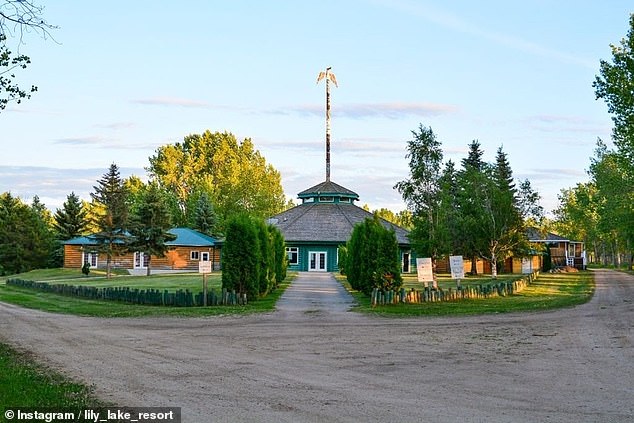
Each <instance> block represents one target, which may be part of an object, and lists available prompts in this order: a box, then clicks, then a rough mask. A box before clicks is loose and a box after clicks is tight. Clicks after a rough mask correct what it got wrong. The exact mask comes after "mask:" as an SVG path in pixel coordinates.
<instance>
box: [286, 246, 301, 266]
mask: <svg viewBox="0 0 634 423" xmlns="http://www.w3.org/2000/svg"><path fill="white" fill-rule="evenodd" d="M286 257H287V258H288V264H299V248H298V247H286Z"/></svg>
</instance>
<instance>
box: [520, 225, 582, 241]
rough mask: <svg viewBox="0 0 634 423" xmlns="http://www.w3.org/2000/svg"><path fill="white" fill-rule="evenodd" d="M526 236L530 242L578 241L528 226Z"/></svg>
mask: <svg viewBox="0 0 634 423" xmlns="http://www.w3.org/2000/svg"><path fill="white" fill-rule="evenodd" d="M526 236H527V238H528V240H529V241H531V242H539V241H541V242H564V241H565V242H580V241H572V240H570V239H568V238H564V237H563V236H559V235H557V234H554V233H552V232H545V233H540V231H539V230H537V229H536V228H528V229H527V230H526Z"/></svg>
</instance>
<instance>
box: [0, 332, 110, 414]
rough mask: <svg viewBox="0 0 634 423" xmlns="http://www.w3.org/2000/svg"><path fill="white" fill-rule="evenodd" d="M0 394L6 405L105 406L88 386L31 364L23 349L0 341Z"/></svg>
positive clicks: (51, 406) (73, 407) (36, 406)
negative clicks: (21, 350)
mask: <svg viewBox="0 0 634 423" xmlns="http://www.w3.org/2000/svg"><path fill="white" fill-rule="evenodd" d="M0 398H2V405H3V406H5V407H7V408H11V407H13V408H17V407H22V408H27V407H32V408H38V409H43V408H46V407H49V408H55V409H57V410H61V409H67V410H73V411H76V410H82V409H86V408H96V407H105V406H107V404H105V403H103V402H101V401H100V400H98V399H97V398H96V397H95V396H94V394H93V392H92V390H91V389H90V388H89V387H86V386H84V385H81V384H78V383H75V382H72V381H70V380H68V379H67V378H65V377H63V376H62V375H60V374H59V373H56V372H54V371H52V370H50V369H47V368H44V367H42V366H40V365H38V364H35V362H34V360H32V359H31V358H30V357H29V356H28V354H27V353H19V352H18V351H16V350H14V349H13V348H11V347H9V346H8V345H5V344H3V343H0ZM2 421H4V420H2Z"/></svg>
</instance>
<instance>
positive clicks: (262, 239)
mask: <svg viewBox="0 0 634 423" xmlns="http://www.w3.org/2000/svg"><path fill="white" fill-rule="evenodd" d="M253 226H254V227H255V229H256V232H257V236H258V245H259V246H260V255H259V259H260V262H259V267H260V269H259V281H258V289H259V294H260V296H265V295H266V294H267V293H268V292H269V290H270V289H271V288H272V287H273V286H274V285H275V251H274V250H273V245H272V240H271V237H270V233H269V230H268V228H267V226H266V223H264V221H263V220H260V219H254V220H253Z"/></svg>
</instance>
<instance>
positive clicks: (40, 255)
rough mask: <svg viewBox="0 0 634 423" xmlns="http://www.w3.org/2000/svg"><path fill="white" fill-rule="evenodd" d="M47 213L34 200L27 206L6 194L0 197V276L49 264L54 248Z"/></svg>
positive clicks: (37, 201)
mask: <svg viewBox="0 0 634 423" xmlns="http://www.w3.org/2000/svg"><path fill="white" fill-rule="evenodd" d="M47 213H48V211H47V210H46V209H45V208H44V206H43V205H42V204H41V203H40V202H39V199H37V198H35V199H34V201H33V204H32V205H31V206H28V205H26V204H24V203H23V202H22V201H21V200H20V199H19V198H15V197H13V196H12V195H11V194H10V193H8V192H5V193H4V194H1V195H0V274H2V275H6V274H13V273H22V272H27V271H29V270H33V269H40V268H45V267H48V266H49V265H50V264H51V263H50V257H51V255H52V252H53V250H54V248H55V244H54V235H53V231H52V228H51V227H50V226H49V220H50V214H47Z"/></svg>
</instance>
